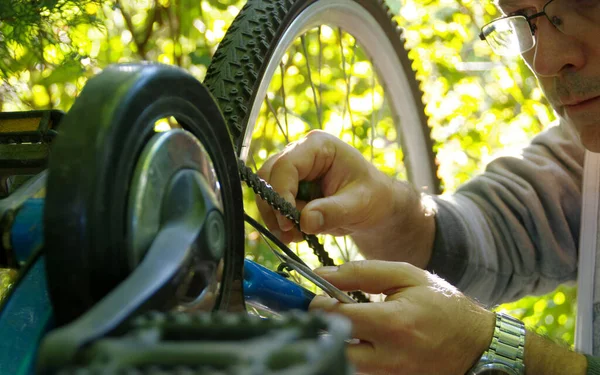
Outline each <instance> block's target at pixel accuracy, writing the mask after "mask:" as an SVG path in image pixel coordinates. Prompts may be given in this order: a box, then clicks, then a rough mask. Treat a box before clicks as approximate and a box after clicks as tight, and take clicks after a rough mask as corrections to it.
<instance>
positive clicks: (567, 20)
mask: <svg viewBox="0 0 600 375" xmlns="http://www.w3.org/2000/svg"><path fill="white" fill-rule="evenodd" d="M542 16H546V18H547V19H548V21H550V23H551V24H552V25H554V27H556V28H557V29H558V30H560V31H561V32H563V33H565V34H571V33H573V31H574V30H575V29H577V27H578V25H577V24H578V21H577V19H578V18H579V17H583V18H584V19H588V20H590V21H592V22H595V23H596V24H597V23H598V21H600V0H550V1H548V2H547V3H546V5H544V7H543V8H542V11H541V12H538V13H534V14H531V15H527V14H526V13H523V14H516V15H508V16H506V17H501V18H498V19H495V20H494V21H492V22H490V23H488V24H487V25H485V26H483V27H482V28H481V33H480V34H479V38H481V40H485V41H487V42H488V44H489V45H490V46H491V47H492V50H493V51H494V52H495V53H497V54H499V55H517V54H520V53H523V52H527V51H529V50H530V49H532V48H533V47H534V46H535V39H536V38H535V33H536V31H537V22H538V19H539V18H540V17H542Z"/></svg>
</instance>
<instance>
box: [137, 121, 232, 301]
mask: <svg viewBox="0 0 600 375" xmlns="http://www.w3.org/2000/svg"><path fill="white" fill-rule="evenodd" d="M183 170H190V171H194V172H197V173H198V174H199V175H201V176H199V178H201V180H203V181H204V183H203V184H202V185H203V186H205V187H207V188H208V190H210V192H211V193H212V194H214V197H215V198H216V199H215V204H216V206H217V208H218V209H219V210H221V211H222V210H223V202H222V196H221V188H220V185H219V182H218V178H217V175H216V172H215V169H214V166H213V164H212V161H211V159H210V156H209V155H208V153H207V152H206V150H205V149H204V147H203V146H202V144H201V143H200V141H199V140H198V139H197V138H196V137H194V136H193V135H192V134H191V133H189V132H187V131H185V130H182V129H173V130H169V131H166V132H163V133H157V134H156V135H154V136H153V137H152V138H151V139H150V141H149V142H148V144H147V145H146V147H145V148H144V150H143V151H142V154H141V155H140V157H139V159H138V162H137V165H136V169H135V172H134V177H133V179H132V181H131V184H130V189H131V190H130V195H129V202H128V208H127V212H128V231H127V234H126V237H127V255H128V262H129V267H130V268H131V269H134V268H135V267H136V266H137V265H138V264H139V263H140V262H141V260H142V259H143V257H144V255H145V254H146V252H147V251H148V249H149V248H150V246H151V245H152V243H153V241H154V240H155V238H156V236H157V235H158V233H159V230H160V229H161V220H162V217H163V214H164V212H163V211H164V210H165V209H166V208H165V207H163V202H164V200H165V197H166V194H167V190H168V188H169V186H170V184H171V182H172V180H173V178H174V176H175V175H176V174H177V173H178V172H180V171H183ZM212 194H211V195H212ZM167 211H168V209H167ZM218 224H219V223H218V222H217V223H213V224H212V225H213V226H214V225H218ZM201 250H202V251H207V252H209V253H210V254H207V257H206V258H205V257H204V256H202V259H201V260H200V263H199V264H198V265H197V267H195V272H202V273H205V274H204V275H203V277H204V279H205V280H211V281H210V282H209V283H208V285H206V287H205V289H204V290H203V291H200V292H199V293H198V297H197V298H193V299H192V300H193V302H192V303H184V306H183V307H185V308H194V307H195V306H201V309H202V310H210V309H212V305H213V304H214V300H215V298H214V295H215V293H216V291H217V290H218V288H219V283H220V277H221V276H222V272H219V269H220V268H222V266H218V265H219V264H221V263H222V261H223V260H222V259H215V256H217V257H220V258H222V256H223V251H222V250H220V249H218V247H217V248H215V249H201ZM205 259H206V260H205ZM205 263H206V267H204V266H203V264H205ZM208 263H211V264H210V265H209V264H208ZM193 276H194V275H190V277H193ZM196 276H197V275H196ZM211 295H212V296H213V298H210V296H211ZM205 297H206V298H205ZM204 299H208V300H207V301H203V300H204ZM209 300H210V301H209ZM188 302H191V301H189V300H188ZM209 305H210V306H209Z"/></svg>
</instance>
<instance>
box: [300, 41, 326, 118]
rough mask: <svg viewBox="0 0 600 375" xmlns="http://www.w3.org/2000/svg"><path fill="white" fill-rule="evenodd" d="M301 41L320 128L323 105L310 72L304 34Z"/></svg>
mask: <svg viewBox="0 0 600 375" xmlns="http://www.w3.org/2000/svg"><path fill="white" fill-rule="evenodd" d="M300 41H301V43H302V51H303V52H304V58H305V59H306V70H307V72H308V81H309V82H310V88H311V90H312V94H313V100H314V102H315V108H316V109H317V120H318V121H319V129H323V124H322V123H321V106H320V104H319V101H318V100H317V90H316V89H315V83H314V82H313V79H312V74H311V72H310V63H309V61H308V52H307V50H306V38H305V36H304V35H302V36H301V37H300Z"/></svg>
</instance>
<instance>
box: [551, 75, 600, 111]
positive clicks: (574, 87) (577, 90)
mask: <svg viewBox="0 0 600 375" xmlns="http://www.w3.org/2000/svg"><path fill="white" fill-rule="evenodd" d="M547 89H548V88H546V91H547V92H546V97H547V98H548V100H549V101H550V103H552V104H560V103H561V102H563V101H566V100H569V99H575V98H576V99H590V98H592V97H595V96H599V95H600V77H583V76H582V75H580V74H579V73H577V72H573V73H567V74H565V75H562V76H560V77H555V79H554V84H553V85H552V88H551V90H550V91H549V92H548V90H547Z"/></svg>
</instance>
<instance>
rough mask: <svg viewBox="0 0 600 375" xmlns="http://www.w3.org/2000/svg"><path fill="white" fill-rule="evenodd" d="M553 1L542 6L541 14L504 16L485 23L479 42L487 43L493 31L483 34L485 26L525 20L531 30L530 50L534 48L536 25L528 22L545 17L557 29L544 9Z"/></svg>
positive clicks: (551, 0) (550, 0)
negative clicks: (519, 19) (501, 21)
mask: <svg viewBox="0 0 600 375" xmlns="http://www.w3.org/2000/svg"><path fill="white" fill-rule="evenodd" d="M553 1H554V0H549V1H548V2H546V4H544V7H543V8H542V11H541V12H538V13H535V14H532V15H531V16H527V15H525V14H514V15H508V16H504V17H498V18H496V19H494V20H492V21H490V22H488V23H486V24H485V25H483V26H482V27H481V32H480V33H479V39H481V40H485V41H486V42H488V40H487V36H488V35H490V34H491V33H492V32H493V31H494V29H493V28H492V30H491V31H489V32H488V33H487V34H485V33H484V31H483V30H484V29H485V28H486V27H487V26H489V25H491V24H493V23H494V22H496V21H500V20H503V19H509V18H525V21H527V24H528V25H529V29H530V30H531V37H532V38H533V45H532V46H531V48H533V47H535V43H536V40H535V32H536V30H537V25H533V24H531V22H530V21H531V20H533V19H535V18H539V17H541V16H546V19H547V20H548V22H550V23H551V24H552V26H554V27H556V28H558V27H557V25H556V24H555V23H554V22H552V20H551V19H550V17H549V16H548V13H546V8H547V7H548V5H550V3H552V2H553ZM488 44H489V42H488ZM531 48H530V49H531ZM527 51H529V49H528V50H525V51H521V53H522V52H527Z"/></svg>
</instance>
